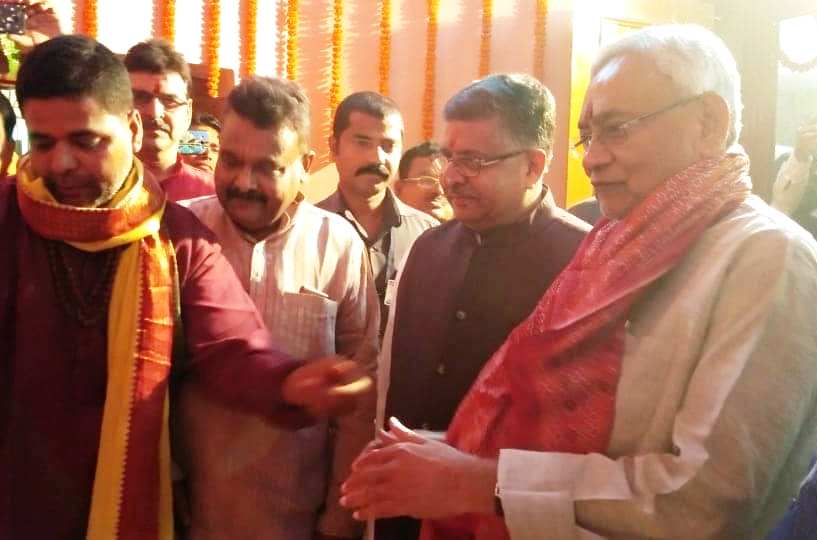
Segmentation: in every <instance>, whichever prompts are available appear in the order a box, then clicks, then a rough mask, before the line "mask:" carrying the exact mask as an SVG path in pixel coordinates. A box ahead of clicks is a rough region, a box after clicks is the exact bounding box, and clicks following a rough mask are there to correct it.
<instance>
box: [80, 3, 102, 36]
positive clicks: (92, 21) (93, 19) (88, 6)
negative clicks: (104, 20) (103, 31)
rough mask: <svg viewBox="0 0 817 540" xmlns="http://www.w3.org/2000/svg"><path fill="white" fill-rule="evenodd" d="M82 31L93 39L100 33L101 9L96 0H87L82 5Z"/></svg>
mask: <svg viewBox="0 0 817 540" xmlns="http://www.w3.org/2000/svg"><path fill="white" fill-rule="evenodd" d="M82 33H83V34H85V35H86V36H88V37H90V38H93V39H96V37H97V35H98V34H99V9H98V8H97V3H96V0H85V3H84V4H83V6H82Z"/></svg>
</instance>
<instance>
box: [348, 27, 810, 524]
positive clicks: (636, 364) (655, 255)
mask: <svg viewBox="0 0 817 540" xmlns="http://www.w3.org/2000/svg"><path fill="white" fill-rule="evenodd" d="M740 118H741V99H740V78H739V75H738V72H737V68H736V65H735V61H734V59H733V58H732V55H731V54H730V53H729V51H728V50H727V48H726V47H725V45H724V44H723V42H721V41H720V40H719V39H718V38H717V37H715V36H714V35H713V34H712V33H711V32H709V31H708V30H705V29H703V28H700V27H696V26H686V25H670V26H657V27H651V28H648V29H645V30H642V31H639V32H637V33H634V34H632V35H630V36H628V37H624V38H622V40H620V41H619V42H616V43H614V44H612V45H610V46H609V47H608V48H607V49H605V50H604V51H603V52H602V53H601V56H600V57H599V59H598V60H597V61H596V63H595V64H594V67H593V70H592V79H591V82H590V86H589V88H588V91H587V95H586V98H585V102H584V108H583V111H582V115H581V118H580V122H579V129H580V132H581V139H580V141H579V143H578V145H577V146H578V147H583V149H584V158H583V163H584V168H585V171H586V172H587V174H588V176H589V177H590V180H591V182H592V183H593V186H594V188H595V194H596V197H597V198H598V200H599V203H600V205H601V210H602V212H603V213H604V215H605V216H606V217H604V218H602V219H601V220H600V221H599V222H598V223H597V224H596V226H595V228H594V229H593V231H592V232H591V233H590V235H589V236H588V237H587V238H586V239H585V241H584V243H583V244H582V245H581V246H580V247H579V249H578V252H577V253H576V256H575V257H574V259H573V260H572V261H571V262H570V263H569V264H568V266H567V268H566V269H565V270H564V271H563V272H562V274H561V275H560V276H559V277H557V278H556V280H555V281H554V282H553V285H552V286H551V287H550V289H549V290H548V292H547V293H545V295H544V297H543V298H542V300H541V301H540V303H539V305H538V306H537V307H536V309H535V310H534V312H533V313H532V314H531V316H530V317H529V318H528V320H526V321H525V322H524V323H522V324H521V325H520V326H519V327H517V328H516V329H515V330H514V331H513V332H512V333H511V335H510V336H509V338H508V340H507V341H506V342H505V344H503V346H502V347H501V348H500V349H499V350H498V351H497V353H496V354H495V355H494V357H493V358H492V359H491V361H490V362H489V363H488V364H487V365H486V366H485V368H484V369H483V371H482V373H481V374H480V376H479V378H478V379H477V381H476V382H475V383H474V385H473V387H472V388H471V390H470V392H469V394H468V395H467V396H466V397H465V398H464V400H463V401H462V403H461V404H460V407H459V409H458V411H457V414H456V416H455V418H454V420H453V421H452V424H451V426H450V428H449V430H448V432H447V434H446V443H447V444H446V443H443V442H438V441H434V440H431V439H428V438H425V437H423V436H422V435H421V434H418V433H415V432H412V431H410V430H407V429H405V428H403V427H402V426H401V425H400V424H399V422H397V421H395V420H393V421H392V429H391V430H390V432H388V433H382V434H381V435H380V442H379V444H372V445H371V446H369V447H368V448H367V451H366V452H365V453H364V454H363V455H362V456H361V457H359V458H358V460H356V462H355V464H353V466H352V470H353V472H352V475H351V477H350V478H349V479H348V480H347V481H346V482H345V484H344V487H343V491H344V497H343V498H342V499H341V502H342V503H343V504H344V505H346V506H348V507H350V508H353V509H355V515H356V517H358V518H359V519H366V518H371V517H383V516H390V515H395V514H408V515H412V516H416V517H422V518H427V519H426V521H425V522H424V527H423V532H422V536H421V538H422V539H423V540H431V539H460V538H472V539H476V540H489V539H490V540H494V539H506V538H513V539H514V540H519V539H523V540H548V539H559V540H561V539H565V540H567V539H571V540H574V539H589V538H616V539H619V538H621V539H624V538H626V539H633V538H677V539H704V538H706V539H723V540H727V539H728V540H732V539H739V538H740V539H744V538H762V537H763V536H764V534H765V532H766V531H768V530H769V528H770V527H771V525H772V524H773V523H774V521H775V520H776V519H777V518H779V517H780V516H781V515H782V513H783V511H784V510H785V508H786V506H787V505H788V502H789V500H790V498H791V497H792V496H793V495H794V494H795V493H796V491H797V487H798V483H799V481H800V479H801V478H802V477H803V475H804V474H805V472H806V470H807V467H808V462H809V456H810V454H811V453H812V452H813V451H814V449H815V448H816V447H817V421H815V419H816V418H817V244H815V242H814V239H813V238H811V236H810V235H808V234H807V233H806V232H805V231H804V230H803V229H801V228H800V227H798V226H797V225H796V224H794V223H793V222H792V221H791V220H789V219H788V218H787V217H785V216H784V215H783V214H781V213H779V212H777V211H775V210H773V209H771V208H770V207H769V206H767V205H766V204H765V203H764V202H763V201H762V200H760V199H759V198H758V197H756V196H754V195H752V194H751V182H750V180H749V176H748V159H747V157H746V156H745V154H744V153H743V152H742V150H741V149H740V148H739V147H736V146H734V145H735V142H736V141H737V139H738V136H739V134H740V127H741V122H740Z"/></svg>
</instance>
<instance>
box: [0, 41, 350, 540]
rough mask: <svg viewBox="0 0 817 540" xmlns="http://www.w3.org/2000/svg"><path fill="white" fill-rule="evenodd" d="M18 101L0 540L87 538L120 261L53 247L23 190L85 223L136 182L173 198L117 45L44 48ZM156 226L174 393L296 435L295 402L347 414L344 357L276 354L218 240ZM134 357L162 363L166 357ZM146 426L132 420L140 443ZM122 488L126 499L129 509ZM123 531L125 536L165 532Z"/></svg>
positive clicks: (3, 304)
mask: <svg viewBox="0 0 817 540" xmlns="http://www.w3.org/2000/svg"><path fill="white" fill-rule="evenodd" d="M27 64H28V66H27ZM17 94H18V97H19V99H20V103H21V108H22V110H23V114H24V115H25V117H26V120H27V122H28V125H29V129H30V131H31V138H32V152H31V158H30V163H29V162H25V163H24V164H23V165H22V167H21V173H20V174H24V175H27V176H26V181H25V182H23V183H22V184H21V181H20V179H19V178H18V182H17V184H16V185H15V184H11V183H6V184H2V185H0V253H3V254H4V257H5V259H4V263H3V264H2V265H0V538H33V539H37V538H67V539H72V538H82V537H84V536H85V535H86V531H87V530H88V527H89V511H90V509H91V507H92V499H91V495H92V492H95V490H96V486H95V468H96V466H97V458H98V455H100V454H99V452H98V447H99V443H100V434H101V426H102V425H103V423H102V421H103V419H102V416H103V411H106V412H107V411H108V407H107V405H106V401H109V400H111V399H116V396H111V395H110V392H106V387H107V384H108V377H109V366H110V365H112V364H111V360H112V359H111V358H109V357H108V353H109V350H108V349H109V343H108V333H109V332H111V330H112V328H111V321H116V320H117V319H116V318H115V317H113V316H111V317H110V320H109V315H111V314H110V313H108V311H109V309H108V301H109V297H110V291H111V289H112V287H113V286H112V285H111V281H112V280H113V277H112V275H113V270H112V268H116V265H117V264H119V263H117V262H116V261H117V259H118V258H119V257H121V255H119V254H118V253H117V252H116V250H115V249H103V250H101V251H96V252H92V251H87V250H81V249H76V248H75V247H72V245H69V244H68V243H66V242H67V241H59V240H57V241H55V237H56V238H59V234H60V233H61V232H60V231H57V232H56V233H55V236H52V237H50V239H49V238H44V237H43V236H42V235H41V234H39V233H38V232H36V231H40V230H42V229H41V228H40V227H39V224H37V226H36V227H35V226H34V222H33V221H32V216H31V212H30V211H28V210H26V209H27V208H30V203H28V202H26V201H28V200H30V194H29V191H23V190H30V191H31V192H33V191H34V188H32V187H31V186H34V185H35V184H37V182H39V181H40V180H39V179H41V185H43V186H44V189H46V190H47V191H48V194H49V197H53V198H52V199H48V200H51V201H53V202H45V203H37V204H40V207H41V208H43V209H44V210H43V211H45V212H47V211H48V209H49V208H53V209H54V210H55V211H59V212H63V213H62V214H55V215H59V216H62V215H64V214H65V212H66V211H67V212H69V213H70V212H73V213H74V214H79V215H80V216H79V217H78V221H77V223H79V222H81V220H83V219H85V218H84V217H83V216H82V215H83V214H85V213H87V214H88V215H91V214H95V213H96V214H99V213H104V211H105V210H106V209H112V210H113V211H116V209H118V208H120V207H128V208H129V206H128V205H129V204H130V201H129V200H128V199H129V198H132V197H130V196H128V197H125V198H124V199H123V198H122V197H121V196H120V195H119V193H118V192H119V191H124V190H125V189H131V187H132V186H133V185H137V186H142V185H144V189H145V190H146V191H147V192H149V193H151V194H152V195H151V197H155V196H156V195H155V194H157V193H158V194H159V195H158V196H159V197H164V195H161V191H160V190H159V188H158V186H157V185H156V183H155V181H154V180H152V178H151V177H150V176H149V175H148V176H146V177H145V178H142V177H141V165H139V163H138V162H136V161H135V160H134V157H133V151H134V150H135V149H138V146H139V144H140V141H141V123H140V118H139V115H138V112H136V111H134V110H133V109H132V105H131V103H132V97H131V94H130V87H129V85H128V81H127V73H126V71H125V68H124V66H123V65H122V64H121V62H119V60H117V59H116V58H115V57H114V55H113V54H112V53H111V52H110V51H109V50H108V49H106V48H105V47H103V46H102V45H100V44H98V43H96V42H94V41H93V40H90V39H87V38H83V37H78V36H63V37H60V38H56V39H54V40H51V41H48V42H46V43H45V44H43V45H41V46H39V47H37V48H35V49H34V51H33V52H32V53H31V54H30V55H29V56H28V57H27V59H26V61H25V62H24V64H23V67H22V68H21V70H20V75H19V79H18V87H17ZM134 171H135V172H134ZM31 178H36V179H38V180H35V181H30V179H31ZM129 185H130V186H131V187H129ZM123 186H124V187H123ZM133 192H134V193H135V192H136V191H135V190H134V191H133ZM129 193H130V192H129ZM27 197H28V199H27ZM159 201H160V202H161V199H159ZM23 202H26V205H29V206H21V205H22V204H23ZM85 209H87V212H84V210H85ZM98 210H102V211H103V212H97V211H98ZM130 217H132V216H129V218H130ZM69 225H70V223H69ZM35 229H36V231H35ZM161 230H162V231H166V234H167V236H168V237H169V240H170V241H171V242H172V246H173V251H174V252H175V263H176V265H177V270H176V275H177V276H178V299H179V301H180V317H181V320H182V321H183V338H184V339H183V341H184V343H185V345H186V360H185V361H184V363H183V364H180V365H178V366H173V371H174V377H175V376H178V380H179V384H200V385H202V386H203V387H204V388H205V389H206V390H207V391H209V392H210V393H211V395H212V396H213V397H214V398H215V399H219V400H222V401H224V402H227V403H230V404H231V405H232V406H233V407H236V408H239V409H243V410H245V411H250V412H254V413H258V414H264V415H265V416H266V417H267V418H269V419H270V420H271V421H273V422H276V423H279V424H282V425H288V426H293V425H299V424H303V423H304V422H307V421H308V417H307V416H306V415H304V414H303V412H302V410H301V409H296V408H295V407H293V406H292V405H291V404H296V405H300V406H305V407H306V408H307V409H309V410H310V411H312V412H324V413H326V412H333V411H335V410H339V409H341V408H345V407H347V406H348V405H349V403H348V402H347V403H341V402H342V401H347V400H344V399H343V398H341V399H340V400H338V399H336V397H335V396H336V395H337V385H338V384H340V383H339V378H341V373H340V372H341V371H343V369H345V368H343V367H341V366H340V365H339V364H338V363H337V362H336V361H333V360H328V361H326V362H324V363H323V367H321V368H318V370H317V371H315V370H312V369H310V368H309V367H303V368H298V365H299V363H298V362H296V361H293V360H290V359H288V358H286V357H284V356H283V355H282V354H280V353H277V352H276V351H275V350H274V349H273V348H272V346H271V343H270V339H269V336H268V334H267V332H266V330H265V329H264V326H263V323H262V321H261V319H260V317H259V316H258V315H257V313H256V310H255V308H254V305H253V303H252V301H251V300H250V298H249V297H248V296H247V295H246V293H245V292H244V290H243V288H242V286H241V284H240V282H239V281H238V280H237V278H236V277H235V274H234V273H233V271H232V269H231V267H230V265H229V263H228V262H227V261H226V260H225V259H224V258H223V256H222V255H221V253H220V249H219V246H218V244H217V243H216V241H215V238H214V237H213V235H212V234H211V233H210V232H209V230H208V229H206V228H205V227H204V226H203V225H201V223H200V222H199V221H198V220H197V219H196V218H195V217H194V216H193V215H192V214H191V213H190V212H189V211H187V210H186V209H183V208H181V207H179V206H176V205H175V204H172V203H167V205H166V206H165V208H164V212H163V214H162V217H161ZM68 232H70V231H66V234H67V233H68ZM156 234H159V233H156ZM117 249H118V248H117ZM166 262H167V263H170V264H172V263H173V260H172V259H171V260H169V261H166ZM164 270H166V267H165V269H164ZM117 276H118V275H117ZM142 309H143V310H144V309H145V308H144V306H142ZM137 339H142V337H137ZM159 348H161V347H159ZM117 350H118V349H117ZM176 358H177V357H174V360H175V359H176ZM113 360H114V361H116V362H119V361H128V359H127V358H121V359H120V358H118V357H117V358H114V359H113ZM141 361H142V362H143V363H144V362H150V361H153V362H163V363H165V365H168V364H169V362H170V358H167V357H166V358H159V357H155V358H148V359H147V360H145V359H141ZM296 368H297V369H296ZM347 375H348V374H347ZM354 377H355V376H352V377H348V376H342V378H344V379H346V380H350V379H352V378H354ZM148 384H150V383H148ZM310 385H312V386H310ZM138 390H139V389H138V388H137V389H134V392H138ZM304 394H309V395H310V397H307V398H303V399H302V398H301V396H302V395H304ZM148 399H150V396H148ZM142 428H143V426H140V425H135V426H133V430H132V431H131V435H132V437H134V438H138V437H139V436H140V432H139V431H140V429H142ZM131 444H132V443H131ZM129 452H130V450H129ZM127 455H130V453H128V454H127ZM124 493H125V500H124V501H122V502H120V504H124V503H130V501H128V500H127V495H128V494H129V492H128V491H127V490H125V491H124ZM130 494H131V495H132V493H130ZM137 505H138V503H137ZM154 506H155V505H154ZM123 523H127V521H120V522H119V527H118V529H117V530H118V536H119V537H138V538H148V537H153V536H158V535H151V536H147V535H144V534H141V533H140V532H136V531H135V530H128V529H127V527H125V525H123ZM140 530H141V529H140ZM134 535H135V536H134Z"/></svg>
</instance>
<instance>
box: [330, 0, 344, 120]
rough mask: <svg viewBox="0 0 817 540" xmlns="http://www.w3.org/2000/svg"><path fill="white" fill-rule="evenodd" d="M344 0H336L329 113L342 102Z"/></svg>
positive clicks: (333, 111)
mask: <svg viewBox="0 0 817 540" xmlns="http://www.w3.org/2000/svg"><path fill="white" fill-rule="evenodd" d="M342 70H343V0H335V15H334V21H333V24H332V71H331V79H330V83H329V115H330V117H331V116H332V115H333V114H334V113H335V108H336V107H337V106H338V103H340V85H341V77H342V76H343V72H342Z"/></svg>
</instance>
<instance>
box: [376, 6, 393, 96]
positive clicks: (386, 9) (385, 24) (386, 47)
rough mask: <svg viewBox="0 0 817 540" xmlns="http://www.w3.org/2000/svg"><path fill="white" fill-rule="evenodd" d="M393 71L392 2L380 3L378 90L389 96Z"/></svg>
mask: <svg viewBox="0 0 817 540" xmlns="http://www.w3.org/2000/svg"><path fill="white" fill-rule="evenodd" d="M390 70H391V0H381V2H380V63H379V65H378V74H379V78H378V81H379V86H378V90H379V91H380V93H381V94H383V95H384V96H387V95H389V72H390Z"/></svg>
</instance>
